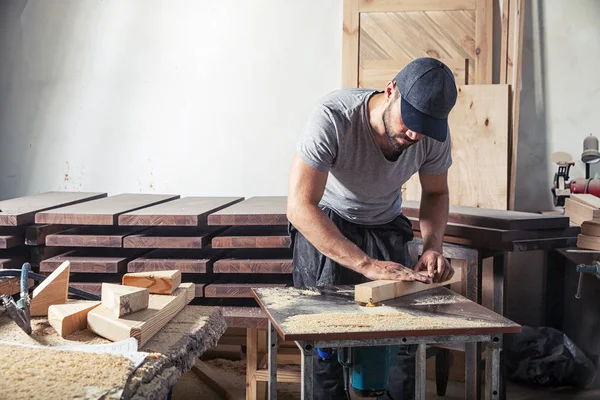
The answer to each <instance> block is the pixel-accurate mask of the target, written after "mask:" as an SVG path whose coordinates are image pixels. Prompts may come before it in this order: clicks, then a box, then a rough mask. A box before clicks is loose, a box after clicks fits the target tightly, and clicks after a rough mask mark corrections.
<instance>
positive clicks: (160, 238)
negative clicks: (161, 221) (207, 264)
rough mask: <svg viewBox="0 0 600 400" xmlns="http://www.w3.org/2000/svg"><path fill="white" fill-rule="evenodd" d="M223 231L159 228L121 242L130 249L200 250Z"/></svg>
mask: <svg viewBox="0 0 600 400" xmlns="http://www.w3.org/2000/svg"><path fill="white" fill-rule="evenodd" d="M225 229H227V228H225V227H220V226H201V227H171V226H165V227H163V226H159V227H154V228H150V229H148V230H146V231H144V232H143V233H140V234H138V235H131V236H127V237H126V238H124V240H123V247H126V248H132V249H146V248H148V249H200V248H203V247H206V246H207V245H210V241H211V240H212V238H213V237H214V236H215V235H218V234H220V233H221V232H223V231H224V230H225Z"/></svg>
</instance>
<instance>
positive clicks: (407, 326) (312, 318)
mask: <svg viewBox="0 0 600 400" xmlns="http://www.w3.org/2000/svg"><path fill="white" fill-rule="evenodd" d="M497 325H498V324H497V323H495V324H492V323H489V322H485V321H467V320H465V319H462V318H461V319H453V318H449V317H442V316H440V317H426V316H417V315H411V314H408V313H404V312H395V313H389V312H386V313H364V314H363V313H360V314H342V313H340V314H333V313H331V314H304V315H295V316H292V317H289V318H287V319H286V320H285V321H284V322H283V329H284V330H285V332H286V333H287V334H306V333H333V332H373V331H401V330H425V329H452V328H481V327H486V326H497Z"/></svg>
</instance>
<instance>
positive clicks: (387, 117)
mask: <svg viewBox="0 0 600 400" xmlns="http://www.w3.org/2000/svg"><path fill="white" fill-rule="evenodd" d="M390 107H391V104H390V105H388V106H387V108H386V109H385V111H384V112H383V126H384V128H385V137H387V140H388V142H389V144H390V146H391V147H392V149H393V150H394V151H395V152H396V153H402V152H403V151H404V150H406V149H408V148H409V147H410V146H412V145H413V144H415V143H416V141H414V140H412V139H411V138H409V137H408V136H406V134H405V133H402V132H400V133H397V134H393V133H392V131H391V128H390V127H391V125H392V124H391V122H390ZM398 138H400V139H402V140H403V141H405V142H408V143H406V144H400V143H398V142H397V141H396V140H394V139H398Z"/></svg>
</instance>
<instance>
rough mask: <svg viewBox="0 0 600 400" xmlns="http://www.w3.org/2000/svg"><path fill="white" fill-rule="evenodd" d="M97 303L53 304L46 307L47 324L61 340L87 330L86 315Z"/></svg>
mask: <svg viewBox="0 0 600 400" xmlns="http://www.w3.org/2000/svg"><path fill="white" fill-rule="evenodd" d="M100 304H101V302H99V301H86V300H80V301H74V302H72V303H69V304H54V305H51V306H50V307H48V323H50V325H52V327H53V328H54V329H55V330H56V332H57V333H58V334H59V335H60V336H61V337H63V338H66V337H67V336H69V335H72V334H73V333H75V332H79V331H82V330H84V329H86V328H87V315H88V313H89V312H90V311H91V310H93V309H94V308H95V307H97V306H99V305H100Z"/></svg>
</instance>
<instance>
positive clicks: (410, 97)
mask: <svg viewBox="0 0 600 400" xmlns="http://www.w3.org/2000/svg"><path fill="white" fill-rule="evenodd" d="M396 85H397V87H398V90H399V91H400V97H401V99H400V113H401V115H402V120H403V122H404V125H406V127H407V128H408V129H410V130H411V131H414V132H417V133H420V134H423V135H425V136H429V137H431V138H433V139H435V140H438V141H440V142H443V141H445V140H446V137H447V134H448V114H450V111H451V110H452V108H453V107H454V104H456V97H457V90H456V82H455V80H454V75H453V74H452V71H450V68H448V66H447V65H446V64H444V63H443V62H441V61H440V60H438V59H435V58H430V57H422V58H417V59H415V60H413V61H411V62H410V63H409V64H408V65H406V66H405V67H404V68H403V69H402V70H401V71H400V72H399V73H398V75H396Z"/></svg>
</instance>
